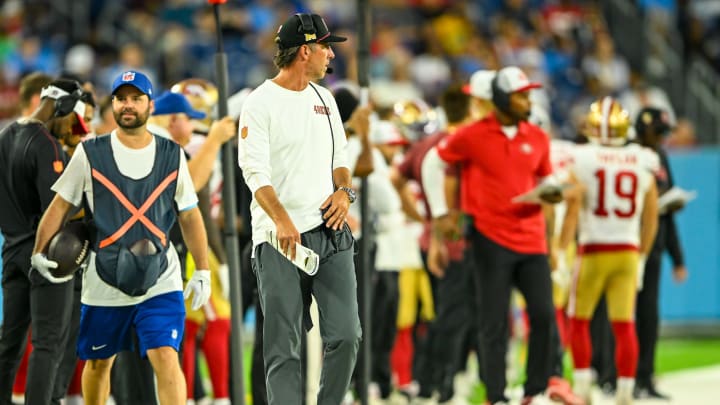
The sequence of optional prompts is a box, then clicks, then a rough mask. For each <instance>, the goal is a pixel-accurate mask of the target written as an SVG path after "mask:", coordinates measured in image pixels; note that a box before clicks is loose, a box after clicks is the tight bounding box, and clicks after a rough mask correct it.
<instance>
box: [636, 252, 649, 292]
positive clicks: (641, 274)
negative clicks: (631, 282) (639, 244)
mask: <svg viewBox="0 0 720 405" xmlns="http://www.w3.org/2000/svg"><path fill="white" fill-rule="evenodd" d="M646 261H647V256H645V255H642V254H641V255H639V256H638V271H637V290H638V291H641V290H642V289H643V278H645V262H646Z"/></svg>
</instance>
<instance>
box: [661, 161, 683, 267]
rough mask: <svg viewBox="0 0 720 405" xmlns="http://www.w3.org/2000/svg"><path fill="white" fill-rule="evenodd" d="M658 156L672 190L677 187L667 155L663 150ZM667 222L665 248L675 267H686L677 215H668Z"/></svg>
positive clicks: (666, 216)
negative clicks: (676, 220)
mask: <svg viewBox="0 0 720 405" xmlns="http://www.w3.org/2000/svg"><path fill="white" fill-rule="evenodd" d="M658 155H659V158H660V163H661V164H662V165H663V166H665V171H666V172H667V177H668V188H672V187H673V186H674V185H675V181H674V180H673V176H672V171H671V170H670V162H669V161H668V158H667V154H666V153H665V151H663V150H662V149H661V150H660V152H659V153H658ZM661 220H662V219H661ZM665 220H666V221H667V232H665V238H666V239H665V246H667V250H668V254H670V258H671V259H672V262H673V264H674V265H675V266H682V265H685V258H684V257H683V251H682V248H681V247H680V238H679V236H678V231H677V226H676V225H675V214H674V213H669V214H666V215H665Z"/></svg>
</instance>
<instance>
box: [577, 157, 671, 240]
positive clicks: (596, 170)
mask: <svg viewBox="0 0 720 405" xmlns="http://www.w3.org/2000/svg"><path fill="white" fill-rule="evenodd" d="M572 153H573V159H572V160H573V164H572V169H571V170H572V172H573V173H574V174H575V176H576V178H577V179H578V180H579V181H580V182H581V183H582V184H584V185H585V187H586V192H585V201H584V203H583V208H582V210H581V211H580V224H579V226H580V230H579V237H578V239H579V243H580V245H590V244H592V245H633V246H638V245H639V243H640V218H641V216H642V210H643V205H644V202H645V195H646V193H647V191H648V189H649V187H650V186H651V185H652V182H654V181H655V178H654V176H653V173H654V172H656V171H657V170H658V168H659V158H658V156H657V154H656V153H655V152H654V151H652V150H650V149H647V148H644V147H642V146H640V145H637V144H629V145H626V146H624V147H612V146H602V145H596V144H586V145H578V146H576V147H575V148H574V149H573V152H572Z"/></svg>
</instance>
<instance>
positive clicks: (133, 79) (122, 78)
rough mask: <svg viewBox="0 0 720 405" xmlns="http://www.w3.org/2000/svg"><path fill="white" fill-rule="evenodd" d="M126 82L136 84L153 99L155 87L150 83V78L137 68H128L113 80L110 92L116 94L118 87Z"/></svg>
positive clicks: (131, 84) (137, 87)
mask: <svg viewBox="0 0 720 405" xmlns="http://www.w3.org/2000/svg"><path fill="white" fill-rule="evenodd" d="M126 84H129V85H130V86H134V87H135V88H136V89H138V90H140V91H141V92H142V93H143V94H145V95H147V96H148V98H149V99H151V100H152V98H153V88H152V83H150V79H148V77H147V76H145V75H144V74H142V73H140V72H138V71H135V70H127V71H125V72H122V73H120V75H118V77H116V78H115V80H114V81H113V84H112V90H111V91H110V94H115V92H116V91H117V89H118V88H120V86H124V85H126Z"/></svg>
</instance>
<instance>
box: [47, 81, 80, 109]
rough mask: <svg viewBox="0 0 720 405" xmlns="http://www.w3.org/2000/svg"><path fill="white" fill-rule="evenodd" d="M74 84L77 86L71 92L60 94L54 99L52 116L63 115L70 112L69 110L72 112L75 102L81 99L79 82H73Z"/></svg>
mask: <svg viewBox="0 0 720 405" xmlns="http://www.w3.org/2000/svg"><path fill="white" fill-rule="evenodd" d="M75 84H76V86H77V87H76V88H75V90H74V91H73V92H72V93H70V94H66V95H64V96H60V97H58V98H56V99H55V113H54V114H53V116H54V117H64V116H66V115H68V114H70V113H71V112H73V109H74V108H75V104H76V103H77V102H78V101H80V100H82V97H83V91H82V87H81V86H80V83H77V82H75Z"/></svg>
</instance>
